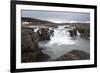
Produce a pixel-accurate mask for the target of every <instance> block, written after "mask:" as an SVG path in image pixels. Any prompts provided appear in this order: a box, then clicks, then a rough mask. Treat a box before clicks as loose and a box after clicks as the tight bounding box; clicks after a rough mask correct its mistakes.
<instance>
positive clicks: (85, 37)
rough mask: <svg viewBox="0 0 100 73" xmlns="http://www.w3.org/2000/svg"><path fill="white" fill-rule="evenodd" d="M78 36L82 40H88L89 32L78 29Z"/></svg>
mask: <svg viewBox="0 0 100 73" xmlns="http://www.w3.org/2000/svg"><path fill="white" fill-rule="evenodd" d="M78 32H79V33H80V34H81V35H80V36H81V37H82V38H84V39H88V40H89V39H90V30H89V29H78Z"/></svg>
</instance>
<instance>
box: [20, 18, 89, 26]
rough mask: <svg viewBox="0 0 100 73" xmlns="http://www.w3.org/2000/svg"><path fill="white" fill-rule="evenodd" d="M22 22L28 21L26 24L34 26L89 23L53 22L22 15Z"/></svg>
mask: <svg viewBox="0 0 100 73" xmlns="http://www.w3.org/2000/svg"><path fill="white" fill-rule="evenodd" d="M21 20H22V22H29V24H26V26H29V25H34V26H48V27H52V26H54V27H55V26H59V25H60V26H61V25H78V24H89V23H54V22H50V21H46V20H41V19H36V18H30V17H22V18H21Z"/></svg>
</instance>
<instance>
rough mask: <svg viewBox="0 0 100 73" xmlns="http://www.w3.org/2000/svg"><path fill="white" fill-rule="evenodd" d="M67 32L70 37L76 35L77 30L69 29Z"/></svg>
mask: <svg viewBox="0 0 100 73" xmlns="http://www.w3.org/2000/svg"><path fill="white" fill-rule="evenodd" d="M69 33H70V36H71V37H74V36H77V30H74V29H73V30H69Z"/></svg>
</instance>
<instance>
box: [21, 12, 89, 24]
mask: <svg viewBox="0 0 100 73" xmlns="http://www.w3.org/2000/svg"><path fill="white" fill-rule="evenodd" d="M21 15H22V17H31V18H37V19H41V20H47V21H52V22H55V23H64V22H90V13H76V12H61V11H57V12H55V11H36V10H22V11H21Z"/></svg>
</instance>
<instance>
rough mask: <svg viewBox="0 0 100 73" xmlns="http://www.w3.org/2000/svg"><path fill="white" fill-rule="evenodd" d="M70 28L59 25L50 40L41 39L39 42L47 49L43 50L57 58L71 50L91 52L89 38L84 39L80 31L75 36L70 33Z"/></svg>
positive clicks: (52, 57)
mask: <svg viewBox="0 0 100 73" xmlns="http://www.w3.org/2000/svg"><path fill="white" fill-rule="evenodd" d="M68 30H70V28H64V26H59V27H58V28H55V29H54V36H51V40H50V41H41V42H40V43H39V46H40V47H42V48H43V49H45V50H43V52H44V53H46V54H48V55H49V56H50V57H51V59H56V58H58V57H60V56H62V55H64V54H65V53H67V52H69V51H71V50H83V51H85V52H87V53H89V52H90V49H89V48H90V46H89V44H90V42H89V40H85V39H82V38H81V37H80V36H79V35H80V34H79V33H78V31H77V36H76V37H74V38H73V37H71V36H70V35H69V32H68Z"/></svg>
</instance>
